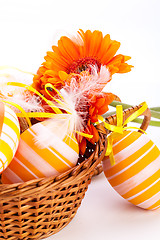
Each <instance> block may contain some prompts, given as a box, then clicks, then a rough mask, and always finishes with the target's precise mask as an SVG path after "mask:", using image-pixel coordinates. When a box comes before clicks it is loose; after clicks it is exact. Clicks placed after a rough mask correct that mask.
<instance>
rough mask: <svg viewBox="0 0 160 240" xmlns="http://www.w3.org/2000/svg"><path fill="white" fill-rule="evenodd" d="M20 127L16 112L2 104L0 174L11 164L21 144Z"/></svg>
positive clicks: (0, 115) (0, 119)
mask: <svg viewBox="0 0 160 240" xmlns="http://www.w3.org/2000/svg"><path fill="white" fill-rule="evenodd" d="M19 137H20V126H19V121H18V119H17V116H16V114H15V112H14V111H13V110H12V109H11V108H10V107H9V106H7V105H6V104H4V103H3V102H0V173H1V172H3V171H4V169H6V167H7V166H8V165H9V164H10V162H11V160H12V158H13V156H14V154H15V152H16V150H17V147H18V143H19Z"/></svg>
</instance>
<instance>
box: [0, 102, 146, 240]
mask: <svg viewBox="0 0 160 240" xmlns="http://www.w3.org/2000/svg"><path fill="white" fill-rule="evenodd" d="M139 107H140V106H137V107H134V108H131V109H128V110H126V111H124V119H126V118H127V117H128V116H129V115H130V114H132V113H133V112H134V111H136V110H137V109H138V108H139ZM144 115H145V118H144V121H143V124H142V126H141V128H142V129H144V130H146V128H147V126H148V124H149V121H150V114H149V110H147V111H146V112H145V113H144ZM106 121H108V122H109V123H110V124H116V116H115V115H114V116H110V117H108V118H107V119H106ZM97 128H98V130H99V135H100V140H99V142H98V144H97V145H96V148H95V150H94V152H93V153H92V154H91V156H90V157H89V158H88V159H86V160H84V161H83V162H82V163H80V164H79V165H77V166H76V167H74V168H72V169H71V170H69V171H67V172H65V173H63V174H61V175H59V176H56V177H50V178H44V179H35V180H31V181H28V182H25V183H17V184H1V185H0V239H7V240H15V239H23V240H24V239H36V240H38V239H42V238H46V237H49V236H50V235H52V234H54V233H56V232H58V231H60V230H61V229H62V228H63V227H65V226H66V225H67V224H68V223H69V222H70V221H71V220H72V218H73V217H74V215H75V214H76V212H77V209H78V207H79V206H80V204H81V201H82V199H83V197H84V195H85V192H86V190H87V188H88V185H89V183H90V182H91V178H92V176H93V175H96V174H98V173H100V172H101V171H102V167H101V165H100V166H98V164H99V163H100V162H101V161H102V159H103V157H104V154H105V150H106V145H107V141H106V136H107V134H108V130H105V129H104V127H103V124H100V125H98V126H97ZM97 166H98V167H97Z"/></svg>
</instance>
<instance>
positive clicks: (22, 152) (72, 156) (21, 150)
mask: <svg viewBox="0 0 160 240" xmlns="http://www.w3.org/2000/svg"><path fill="white" fill-rule="evenodd" d="M46 127H47V121H44V122H40V123H37V124H35V125H33V126H32V127H30V128H29V129H27V130H26V131H25V132H23V133H22V134H21V137H20V141H19V147H18V150H17V152H16V155H15V157H14V159H13V161H12V162H11V164H10V165H9V167H8V168H7V169H6V170H5V171H4V172H3V174H2V182H3V183H17V182H25V181H28V180H32V179H35V178H43V177H50V176H54V175H58V174H60V173H63V172H65V171H67V170H69V169H70V168H72V167H74V166H75V165H76V164H77V161H78V154H79V147H78V143H77V140H76V138H75V137H74V135H71V136H69V135H67V136H65V138H64V139H63V140H62V139H61V138H60V137H58V136H57V135H55V134H54V132H52V133H50V134H51V135H52V138H53V139H54V144H53V139H52V144H51V145H48V146H46V147H44V148H41V147H40V146H39V145H38V144H37V143H36V141H35V139H36V137H37V135H38V132H39V131H44V130H45V131H46V134H47V130H48V129H46ZM44 128H45V129H44Z"/></svg>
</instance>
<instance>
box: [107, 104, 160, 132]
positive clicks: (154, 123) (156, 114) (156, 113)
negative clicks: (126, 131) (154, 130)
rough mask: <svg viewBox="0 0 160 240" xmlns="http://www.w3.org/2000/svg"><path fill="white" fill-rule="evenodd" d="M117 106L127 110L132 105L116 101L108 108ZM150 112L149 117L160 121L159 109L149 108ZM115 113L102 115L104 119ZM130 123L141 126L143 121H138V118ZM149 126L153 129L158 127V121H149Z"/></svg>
mask: <svg viewBox="0 0 160 240" xmlns="http://www.w3.org/2000/svg"><path fill="white" fill-rule="evenodd" d="M117 105H122V106H123V109H127V108H130V107H132V105H130V104H126V103H122V102H117V101H113V102H112V103H111V104H110V106H112V107H116V106H117ZM150 110H151V117H153V118H156V119H160V107H153V108H150ZM115 113H116V112H115V111H114V112H107V113H105V114H103V117H104V118H106V117H108V116H111V115H113V114H115ZM132 122H136V123H140V124H141V123H142V122H143V120H142V119H140V118H136V119H134V120H133V121H132ZM149 125H150V126H155V127H160V121H153V120H151V121H150V124H149Z"/></svg>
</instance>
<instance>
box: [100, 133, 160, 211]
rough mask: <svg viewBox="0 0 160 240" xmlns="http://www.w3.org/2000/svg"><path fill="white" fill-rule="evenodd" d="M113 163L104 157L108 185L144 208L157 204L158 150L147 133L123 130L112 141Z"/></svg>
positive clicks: (159, 187) (159, 199)
mask: <svg viewBox="0 0 160 240" xmlns="http://www.w3.org/2000/svg"><path fill="white" fill-rule="evenodd" d="M113 154H114V158H115V165H113V166H111V164H110V160H109V158H108V157H105V158H104V161H103V169H104V173H105V176H106V177H107V179H108V181H109V183H110V184H111V186H112V187H113V188H114V189H115V190H116V191H117V192H118V193H119V194H120V195H121V196H122V197H123V198H124V199H126V200H128V201H129V202H131V203H133V204H134V205H136V206H138V207H141V208H144V209H151V210H154V209H157V208H159V207H160V150H159V149H158V148H157V146H156V145H155V144H154V143H153V142H152V141H151V140H150V139H149V138H148V136H147V135H146V134H141V133H139V132H132V131H124V133H123V134H122V135H121V136H119V137H118V138H117V139H115V140H114V141H113Z"/></svg>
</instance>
